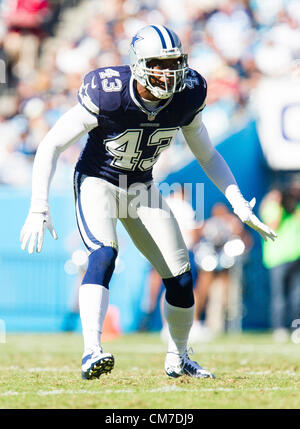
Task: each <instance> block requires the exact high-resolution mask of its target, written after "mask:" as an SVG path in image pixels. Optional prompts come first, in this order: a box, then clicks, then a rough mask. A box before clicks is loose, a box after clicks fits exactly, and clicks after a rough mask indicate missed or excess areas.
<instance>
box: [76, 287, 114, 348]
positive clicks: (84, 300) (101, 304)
mask: <svg viewBox="0 0 300 429" xmlns="http://www.w3.org/2000/svg"><path fill="white" fill-rule="evenodd" d="M108 300H109V290H108V289H107V288H105V287H104V286H100V285H97V284H84V285H81V286H80V288H79V309H80V318H81V325H82V333H83V341H84V354H86V353H88V352H90V351H92V350H95V349H97V348H99V347H100V348H101V333H102V326H103V322H104V319H105V316H106V312H107V308H108Z"/></svg>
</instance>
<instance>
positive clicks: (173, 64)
mask: <svg viewBox="0 0 300 429" xmlns="http://www.w3.org/2000/svg"><path fill="white" fill-rule="evenodd" d="M129 60H130V65H122V66H118V67H105V68H99V69H96V70H93V71H91V72H90V73H88V74H87V75H86V76H85V78H84V81H83V83H82V86H81V88H80V89H79V92H78V101H79V102H78V104H76V105H75V106H74V107H73V108H71V109H70V110H69V111H67V112H66V113H65V114H64V115H62V117H61V118H60V119H59V120H58V121H57V122H56V124H55V125H54V126H53V128H52V129H51V130H50V131H49V132H48V134H47V135H46V136H45V138H44V139H43V140H42V142H41V143H40V145H39V147H38V150H37V153H36V156H35V160H34V165H33V177H32V198H31V205H30V210H29V214H28V217H27V219H26V221H25V224H24V226H23V228H22V231H21V236H20V240H21V243H22V245H21V247H22V249H23V250H25V249H26V247H27V245H28V251H29V253H33V252H34V250H35V249H36V251H37V252H40V251H41V249H42V245H43V238H44V233H45V229H46V228H48V229H49V231H50V233H51V234H52V236H53V238H54V239H57V235H56V232H55V230H54V227H53V224H52V220H51V216H50V209H49V205H48V193H49V186H50V182H51V178H52V176H53V174H54V171H55V168H56V162H57V158H58V156H59V154H60V153H61V152H62V151H63V150H65V149H66V148H67V147H69V146H70V145H71V144H72V143H74V142H75V141H77V140H78V139H79V138H81V137H82V136H83V135H84V134H86V133H88V139H87V143H86V145H85V147H84V149H83V151H82V153H81V155H80V157H79V160H78V162H77V164H76V167H75V174H74V190H75V204H76V214H77V224H78V229H79V232H80V235H81V238H82V240H83V243H84V245H85V247H86V249H87V251H88V253H89V262H88V268H87V271H86V274H85V276H84V278H83V280H82V285H81V286H80V291H79V305H80V317H81V323H82V330H83V337H84V352H83V356H82V367H81V369H82V377H83V378H84V379H93V378H99V377H100V375H101V374H103V373H107V372H110V371H111V370H112V368H113V366H114V357H113V355H112V354H110V353H105V352H104V351H103V349H102V346H101V332H102V325H103V321H104V318H105V314H106V311H107V307H108V302H109V282H110V279H111V276H112V274H113V271H114V266H115V260H116V257H117V253H118V239H117V235H116V222H117V220H118V218H119V219H120V220H121V222H122V223H123V225H124V227H125V228H126V230H127V231H128V233H129V235H130V236H131V238H132V240H133V242H134V243H135V245H136V246H137V248H138V249H139V250H140V251H141V252H142V253H143V254H144V255H145V256H146V257H147V258H148V259H149V261H150V262H151V264H152V265H153V266H154V268H155V269H156V270H157V271H158V273H159V274H160V276H161V277H162V279H163V283H164V285H165V288H166V294H165V303H164V313H165V314H164V316H165V319H166V321H167V323H168V327H169V333H170V339H169V344H168V350H167V354H166V359H165V372H166V374H167V375H168V376H170V377H179V376H181V375H184V374H186V375H188V376H191V377H198V378H207V377H208V378H214V377H215V376H214V375H213V374H212V373H211V372H210V371H208V370H206V369H204V368H202V367H201V366H200V365H198V363H197V362H195V361H192V360H191V359H190V357H189V353H188V349H187V339H188V335H189V331H190V328H191V326H192V323H193V315H194V296H193V283H192V276H191V270H190V263H189V258H188V252H187V249H186V246H185V244H184V241H183V239H182V235H181V233H180V230H179V227H178V224H177V222H176V220H175V218H174V215H173V214H172V212H169V210H168V206H167V204H166V203H165V201H164V200H163V198H162V196H161V194H160V193H159V191H158V188H157V187H156V186H155V185H154V184H153V181H152V168H153V166H154V164H155V163H156V161H157V159H158V157H159V155H160V153H161V152H162V151H163V150H165V149H166V148H167V147H168V146H169V145H170V143H171V141H172V139H174V137H175V136H176V134H177V132H178V131H179V129H181V130H182V132H183V134H184V137H185V139H186V141H187V144H188V145H189V147H190V148H191V150H192V152H193V153H194V155H195V157H196V158H197V160H198V161H199V163H200V165H201V167H202V168H203V169H204V171H205V173H206V174H207V175H208V177H209V178H210V179H211V180H212V181H213V182H214V183H215V185H216V186H217V187H218V188H219V189H220V190H221V192H223V193H224V194H225V196H226V197H227V199H228V201H229V202H230V204H231V205H232V207H233V210H234V213H236V214H237V216H238V217H239V218H240V219H241V220H242V221H243V222H245V223H247V224H248V225H249V226H250V227H252V228H254V229H255V230H256V231H257V232H258V233H259V234H260V235H261V236H262V237H263V238H264V239H267V238H270V239H274V238H275V236H276V235H275V233H274V232H273V231H272V230H271V229H270V228H269V227H267V226H266V225H264V224H263V223H261V222H260V221H259V219H258V218H257V217H256V216H255V215H254V214H253V212H252V207H253V204H250V203H249V202H248V201H246V200H245V199H244V197H243V196H242V194H241V192H240V190H239V188H238V186H237V183H236V181H235V179H234V177H233V175H232V173H231V171H230V169H229V167H228V166H227V164H226V162H225V161H224V159H223V158H222V157H221V156H220V154H219V153H218V152H217V151H216V149H215V148H214V146H213V145H212V143H211V141H210V139H209V136H208V133H207V131H206V128H205V125H204V124H203V122H202V118H201V112H202V110H203V109H204V107H205V99H206V92H207V87H206V81H205V79H204V78H203V77H202V76H201V75H200V74H199V73H197V72H196V71H195V70H192V69H190V68H189V67H188V63H187V55H186V54H185V53H184V52H183V49H182V46H181V42H180V40H179V38H178V36H177V35H176V34H175V33H174V32H173V31H172V30H170V29H168V28H166V27H164V26H162V25H148V26H146V27H143V28H142V29H141V30H139V31H138V32H137V34H136V35H135V36H134V37H133V39H132V41H131V44H130V49H129ZM124 178H125V179H126V180H124ZM135 184H144V186H145V189H146V193H148V195H147V198H144V200H143V201H142V203H140V204H135V203H134V201H133V199H134V195H135V193H134V192H133V191H132V189H134V187H135ZM148 197H149V198H148ZM124 206H125V208H126V209H128V210H127V212H126V215H120V208H121V207H122V208H123V209H124ZM123 212H124V210H123ZM164 214H168V216H164ZM120 293H122V289H121V285H120Z"/></svg>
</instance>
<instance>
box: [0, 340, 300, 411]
mask: <svg viewBox="0 0 300 429" xmlns="http://www.w3.org/2000/svg"><path fill="white" fill-rule="evenodd" d="M193 348H194V354H193V356H192V359H194V360H197V361H198V362H199V363H200V364H201V365H202V366H204V367H206V368H207V369H209V370H211V371H213V372H214V373H215V374H216V376H217V379H215V380H213V379H191V378H189V377H187V376H184V377H180V378H178V379H171V378H168V377H167V376H166V375H165V374H164V369H163V367H164V358H165V349H166V346H165V344H163V343H162V342H161V340H160V338H159V335H158V334H144V333H143V334H128V335H123V336H121V337H119V338H117V339H115V340H113V341H109V342H106V343H104V351H108V352H111V353H113V354H114V356H115V360H116V363H115V368H114V370H113V371H112V372H111V373H110V374H106V375H103V376H101V377H100V379H98V380H91V381H86V380H82V379H81V374H80V361H81V354H82V337H81V335H80V334H11V335H10V334H8V335H7V338H6V343H2V344H0V354H1V363H0V378H1V384H0V408H2V409H19V408H22V409H24V408H26V409H53V408H59V409H60V408H63V409H121V408H122V409H175V408H176V409H216V408H221V409H271V408H272V409H292V408H294V409H295V408H300V359H299V358H300V344H293V343H292V342H288V343H285V344H276V343H274V342H273V340H272V337H271V335H269V334H243V335H227V336H223V337H220V338H218V339H216V340H214V341H213V342H211V343H202V344H201V343H200V344H196V345H194V346H193Z"/></svg>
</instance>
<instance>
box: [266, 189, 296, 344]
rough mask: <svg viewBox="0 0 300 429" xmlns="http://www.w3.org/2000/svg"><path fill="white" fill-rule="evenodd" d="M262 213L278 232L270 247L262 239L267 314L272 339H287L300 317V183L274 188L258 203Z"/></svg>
mask: <svg viewBox="0 0 300 429" xmlns="http://www.w3.org/2000/svg"><path fill="white" fill-rule="evenodd" d="M260 212H261V217H262V219H263V221H264V222H266V224H268V225H269V226H271V227H272V228H273V229H274V230H275V231H276V233H277V235H278V240H277V243H276V246H274V247H273V248H272V247H271V246H269V245H268V244H267V243H263V262H264V265H265V266H266V268H268V269H269V270H270V287H271V299H270V314H271V327H272V329H273V334H274V340H278V341H281V340H286V339H287V338H288V330H289V329H290V328H291V327H292V322H293V320H295V319H299V318H300V183H299V181H298V182H297V183H294V184H292V185H290V186H288V187H287V188H285V189H283V190H280V189H273V190H272V191H270V192H269V193H268V194H267V195H266V196H265V198H264V200H263V201H262V203H261V206H260Z"/></svg>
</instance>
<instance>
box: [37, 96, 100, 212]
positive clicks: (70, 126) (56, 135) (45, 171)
mask: <svg viewBox="0 0 300 429" xmlns="http://www.w3.org/2000/svg"><path fill="white" fill-rule="evenodd" d="M97 125H98V120H97V117H96V116H94V115H92V114H91V113H89V112H88V111H87V110H86V109H85V108H84V107H82V106H81V104H79V103H78V104H76V105H75V106H74V107H72V108H71V109H70V110H68V111H67V112H66V113H64V114H63V115H62V116H61V117H60V118H59V119H58V121H57V122H56V123H55V124H54V126H53V127H52V128H51V129H50V130H49V132H48V133H47V134H46V136H45V137H44V138H43V140H42V141H41V143H40V144H39V147H38V150H37V152H36V155H35V159H34V163H33V171H32V196H31V210H33V211H39V212H40V211H44V210H45V209H47V208H48V194H49V187H50V183H51V179H52V177H53V174H54V172H55V169H56V163H57V159H58V156H59V155H60V153H61V152H63V151H64V150H65V149H67V148H68V147H69V146H71V145H72V144H73V143H75V142H76V141H77V140H78V139H80V138H81V137H82V136H83V135H84V134H86V133H88V132H89V131H90V130H92V129H93V128H95V127H97Z"/></svg>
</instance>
